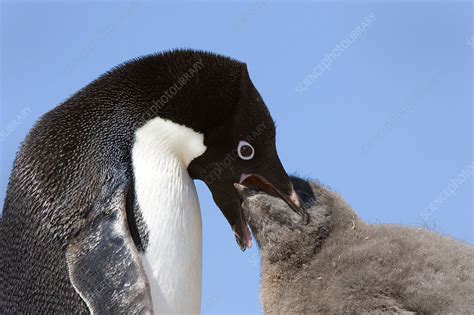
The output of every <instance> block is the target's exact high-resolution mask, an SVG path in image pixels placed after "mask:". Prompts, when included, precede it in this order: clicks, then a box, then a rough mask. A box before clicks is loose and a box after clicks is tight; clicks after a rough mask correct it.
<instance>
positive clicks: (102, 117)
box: [0, 51, 244, 314]
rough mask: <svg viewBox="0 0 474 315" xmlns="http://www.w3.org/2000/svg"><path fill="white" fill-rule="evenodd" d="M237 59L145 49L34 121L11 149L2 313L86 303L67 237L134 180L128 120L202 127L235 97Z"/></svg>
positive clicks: (82, 309) (72, 309)
mask: <svg viewBox="0 0 474 315" xmlns="http://www.w3.org/2000/svg"><path fill="white" fill-rule="evenodd" d="M196 62H201V63H202V65H203V66H202V67H201V68H200V69H198V71H197V72H196V73H195V74H194V76H193V78H192V79H190V80H189V81H188V82H187V83H186V84H185V85H184V87H182V89H181V91H180V92H179V93H177V94H176V95H175V96H174V97H173V98H171V99H170V100H169V101H168V102H167V103H165V104H164V105H160V106H158V107H157V106H153V105H154V104H155V105H156V100H159V99H160V97H161V96H162V95H163V92H164V91H166V90H168V89H169V88H170V87H171V86H172V85H173V84H174V83H176V82H177V80H179V78H181V77H182V75H183V73H185V72H187V71H188V70H189V69H190V68H192V67H193V66H194V65H195V64H196ZM243 68H244V65H243V64H242V63H240V62H237V61H234V60H231V59H229V58H226V57H222V56H218V55H214V54H210V53H204V52H196V51H173V52H168V53H163V54H156V55H151V56H147V57H143V58H140V59H136V60H133V61H131V62H127V63H125V64H123V65H121V66H119V67H117V68H115V69H113V70H111V71H109V72H107V73H106V74H104V75H103V76H101V77H100V78H99V79H97V80H95V81H93V82H92V83H91V84H89V85H88V86H86V87H85V88H83V89H82V90H80V91H79V92H77V93H76V94H75V95H73V96H72V97H71V98H69V99H68V100H67V101H65V102H64V103H63V104H61V105H60V106H58V107H56V108H55V109H54V110H52V111H51V112H48V113H47V114H45V115H44V116H43V117H42V118H41V119H40V120H39V121H38V122H37V124H36V125H35V126H34V128H33V129H32V130H31V131H30V133H29V135H28V136H27V138H26V139H25V141H24V142H23V143H22V145H21V149H20V151H19V153H18V154H17V157H16V160H15V163H14V168H13V171H12V174H11V177H10V181H9V185H8V190H7V195H6V198H5V203H4V208H3V220H2V221H1V222H0V250H1V251H0V252H1V255H0V313H12V314H13V313H32V312H33V313H48V314H49V313H87V312H88V310H87V307H86V305H85V303H84V302H83V301H82V299H81V298H80V296H79V295H78V294H77V293H76V291H75V290H74V288H73V287H72V285H71V282H70V280H69V275H68V270H67V265H66V260H65V251H66V247H67V245H68V242H69V240H70V239H71V238H73V237H74V236H75V235H77V234H78V232H79V231H80V229H81V227H82V223H83V222H84V219H85V217H86V215H87V214H88V211H89V210H90V209H91V207H92V206H93V205H94V203H95V202H96V201H97V198H98V196H99V193H100V192H101V191H103V190H104V189H105V190H107V189H112V188H113V187H116V186H117V185H116V184H117V182H118V181H123V180H124V179H125V180H128V181H130V182H131V181H132V180H133V178H132V177H133V175H132V165H131V150H132V145H133V139H134V132H135V130H136V129H137V128H139V127H140V126H142V125H144V124H145V123H146V121H147V120H149V119H152V118H153V117H156V116H160V117H162V118H167V119H171V120H173V121H174V122H177V123H181V124H185V125H187V126H188V127H191V128H193V129H194V130H196V131H198V132H201V133H204V134H206V133H207V132H210V131H209V129H210V127H211V126H213V124H214V123H215V122H218V121H220V120H222V117H226V116H228V115H229V112H230V111H231V110H232V108H231V107H230V106H227V105H226V104H234V103H236V102H237V98H238V97H239V91H238V90H239V89H238V84H239V78H240V75H241V72H242V69H243ZM196 100H199V103H198V106H196ZM162 104H163V103H162ZM130 196H133V191H131V192H130ZM130 204H133V201H132V202H131V203H130ZM127 211H130V210H129V209H127ZM130 225H136V222H130ZM133 232H134V231H132V234H133V235H134V236H135V237H134V240H135V243H136V244H137V246H138V247H140V246H141V244H140V242H141V240H140V239H138V238H137V235H138V234H139V233H133Z"/></svg>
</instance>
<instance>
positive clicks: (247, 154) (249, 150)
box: [237, 141, 255, 160]
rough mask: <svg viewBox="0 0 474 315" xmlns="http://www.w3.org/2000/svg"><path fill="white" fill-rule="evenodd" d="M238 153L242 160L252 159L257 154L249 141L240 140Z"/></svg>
mask: <svg viewBox="0 0 474 315" xmlns="http://www.w3.org/2000/svg"><path fill="white" fill-rule="evenodd" d="M237 153H238V154H239V158H241V159H242V160H251V159H253V156H254V155H255V150H254V148H253V147H252V145H251V144H250V143H248V142H247V141H240V142H239V146H238V147H237Z"/></svg>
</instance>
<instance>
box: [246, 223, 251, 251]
mask: <svg viewBox="0 0 474 315" xmlns="http://www.w3.org/2000/svg"><path fill="white" fill-rule="evenodd" d="M244 234H245V243H246V245H247V248H251V247H252V236H251V235H250V231H249V229H248V227H245V232H244Z"/></svg>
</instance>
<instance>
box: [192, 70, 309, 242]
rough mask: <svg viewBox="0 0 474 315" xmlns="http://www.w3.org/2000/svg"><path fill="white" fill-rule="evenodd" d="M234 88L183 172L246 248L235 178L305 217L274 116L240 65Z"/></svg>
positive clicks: (246, 229) (244, 221) (244, 225)
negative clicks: (198, 183) (202, 186)
mask: <svg viewBox="0 0 474 315" xmlns="http://www.w3.org/2000/svg"><path fill="white" fill-rule="evenodd" d="M239 88H240V92H239V95H240V96H239V98H238V100H237V101H234V104H222V106H232V109H231V111H230V113H231V114H230V115H227V116H228V117H225V118H223V119H222V121H221V122H220V123H219V124H218V125H217V126H215V127H213V128H212V129H210V130H207V131H206V132H205V135H204V144H205V145H206V147H207V149H206V151H205V153H204V154H203V155H201V156H200V157H198V158H196V159H194V160H193V161H192V162H191V164H190V165H189V167H188V171H189V173H190V175H191V176H192V177H193V178H194V179H200V180H203V181H204V182H205V183H206V184H207V186H208V187H209V189H210V190H211V193H212V196H213V198H214V201H215V202H216V204H217V206H218V207H219V208H220V209H221V211H222V212H223V214H224V215H225V217H226V218H227V220H228V221H229V223H230V225H231V227H232V229H233V231H234V233H235V236H236V239H237V242H238V244H239V246H240V247H241V249H242V250H245V249H246V248H247V247H250V246H251V245H252V242H251V236H250V232H249V230H248V227H247V221H246V219H245V216H244V215H243V213H242V210H241V202H240V198H239V194H238V192H237V190H236V189H235V187H234V184H235V183H239V184H242V185H245V186H248V187H251V188H254V189H258V190H261V191H265V192H267V193H269V194H271V195H273V196H277V197H280V198H282V199H283V200H285V201H286V202H287V203H288V204H289V205H290V206H291V207H292V208H293V209H294V210H295V211H297V212H299V213H301V214H302V215H303V216H304V217H305V219H307V216H306V215H305V213H304V212H303V211H301V210H300V202H299V199H298V195H297V194H296V193H295V191H294V189H293V185H292V183H291V181H290V178H289V176H288V175H287V173H286V172H285V169H284V168H283V166H282V164H281V162H280V159H279V157H278V153H277V149H276V142H275V134H276V132H275V124H274V122H273V119H272V118H271V116H270V113H269V112H268V109H267V107H266V105H265V103H264V102H263V100H262V98H261V97H260V95H259V93H258V91H257V90H256V88H255V87H254V85H253V84H252V82H251V80H250V78H249V75H248V72H247V69H246V67H245V65H243V67H242V72H241V75H240V87H239ZM210 115H212V113H211V114H210Z"/></svg>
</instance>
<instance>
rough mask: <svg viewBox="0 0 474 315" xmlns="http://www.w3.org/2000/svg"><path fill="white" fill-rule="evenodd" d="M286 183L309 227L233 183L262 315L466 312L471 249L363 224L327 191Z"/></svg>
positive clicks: (472, 287)
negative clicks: (249, 239)
mask: <svg viewBox="0 0 474 315" xmlns="http://www.w3.org/2000/svg"><path fill="white" fill-rule="evenodd" d="M292 181H293V185H294V187H295V189H296V191H297V193H298V194H299V197H300V200H301V202H302V205H303V208H304V209H306V210H307V212H308V213H309V215H310V223H309V224H306V225H305V224H302V222H301V217H299V216H298V215H295V213H294V211H292V210H291V208H289V207H288V206H287V204H285V203H284V202H282V201H281V200H279V199H277V198H274V197H272V196H269V195H267V194H265V193H263V192H258V191H255V190H252V189H249V188H247V187H245V186H242V185H236V187H237V190H238V191H239V193H240V195H241V198H242V200H243V203H242V208H243V211H244V214H245V216H246V218H247V221H248V223H249V226H250V228H251V230H252V232H253V234H254V236H255V239H256V241H257V243H258V245H259V248H260V254H261V271H262V279H261V293H260V294H261V302H262V304H263V309H264V312H265V313H266V314H289V313H291V314H318V313H324V314H346V313H351V314H352V313H353V314H367V313H370V314H379V313H384V314H415V313H416V314H448V313H449V314H472V310H473V309H474V294H473V292H474V248H473V247H472V246H469V245H466V244H463V243H461V242H458V241H456V240H453V239H451V238H448V237H444V236H441V235H438V234H435V233H432V232H429V231H426V230H423V229H420V228H409V227H403V226H397V225H369V224H366V223H364V222H362V221H361V220H360V219H359V218H358V217H357V215H356V214H355V213H354V211H353V210H352V209H351V208H350V206H349V205H347V204H346V203H345V202H344V200H343V199H342V198H341V197H340V196H338V195H337V194H335V193H334V192H331V191H330V190H328V189H326V188H325V187H323V186H321V185H319V184H317V183H315V182H310V181H305V180H303V179H299V178H293V179H292Z"/></svg>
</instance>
